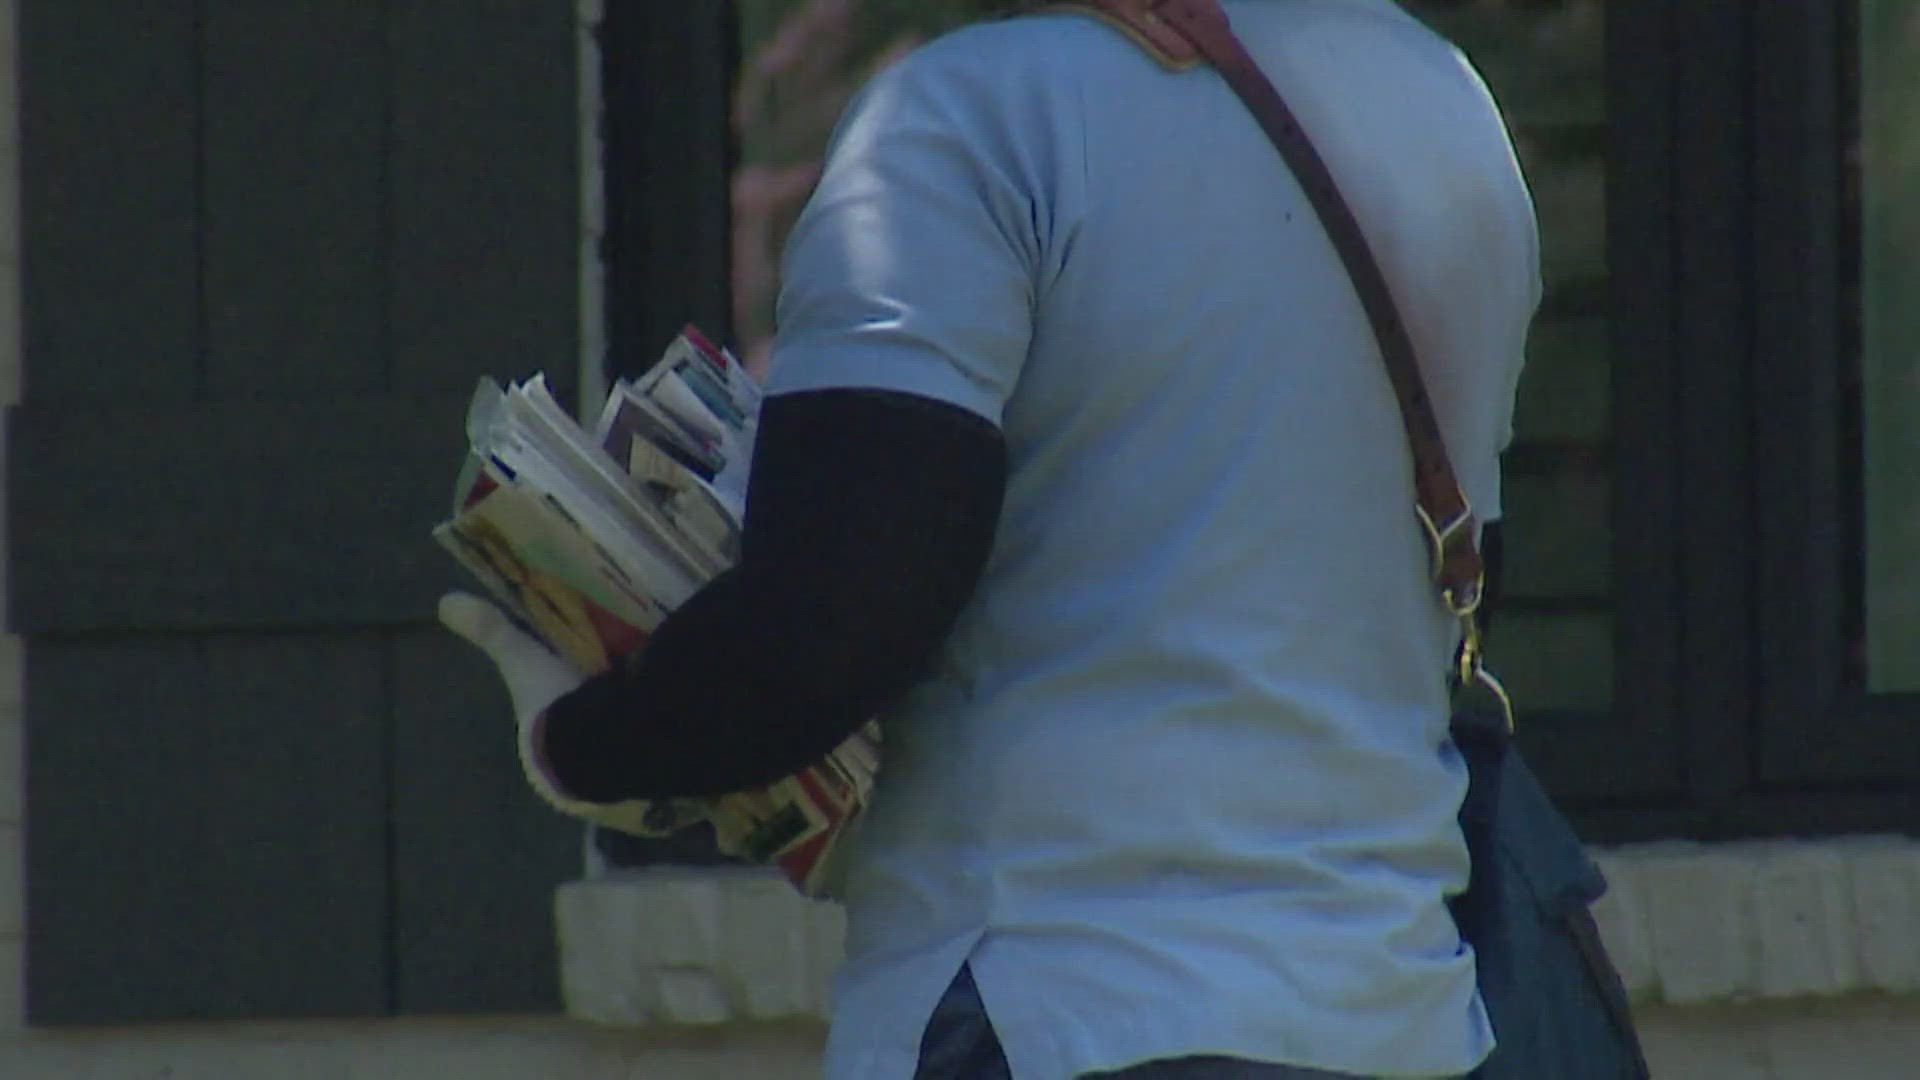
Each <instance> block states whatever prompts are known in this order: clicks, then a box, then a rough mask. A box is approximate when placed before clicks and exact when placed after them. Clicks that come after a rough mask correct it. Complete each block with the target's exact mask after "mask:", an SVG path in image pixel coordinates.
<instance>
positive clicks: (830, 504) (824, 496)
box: [544, 390, 1007, 802]
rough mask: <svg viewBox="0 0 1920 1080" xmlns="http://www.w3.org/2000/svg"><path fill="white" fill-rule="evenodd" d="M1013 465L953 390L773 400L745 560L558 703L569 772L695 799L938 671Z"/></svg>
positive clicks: (616, 792) (809, 758) (556, 775)
mask: <svg viewBox="0 0 1920 1080" xmlns="http://www.w3.org/2000/svg"><path fill="white" fill-rule="evenodd" d="M1006 474H1007V455H1006V447H1005V442H1004V439H1003V438H1002V436H1001V434H1000V432H999V430H998V429H997V428H995V427H994V426H993V425H992V424H990V423H988V422H987V421H985V420H983V419H981V418H980V417H978V416H976V415H974V414H973V413H970V412H968V411H966V410H964V409H960V408H958V407H955V406H952V405H947V404H944V403H942V402H938V401H933V400H930V399H926V398H920V397H915V396H912V395H908V394H901V393H893V392H886V391H873V390H820V391H812V392H807V393H797V394H789V395H782V396H779V397H775V398H770V399H769V400H768V401H767V402H766V404H765V406H764V408H763V410H762V414H761V418H760V431H759V436H758V440H757V442H756V450H755V454H754V461H753V472H752V482H751V487H750V489H749V493H748V504H747V515H746V521H745V523H744V529H743V533H742V537H741V553H740V561H739V563H738V564H737V565H736V566H735V567H734V568H733V569H731V570H729V571H727V572H726V573H724V574H721V575H720V576H719V577H717V578H715V579H714V580H713V581H712V582H710V583H709V584H708V585H707V586H706V587H705V588H703V589H701V590H700V591H699V592H698V593H696V594H695V595H694V596H693V598H692V599H690V600H688V601H687V603H685V604H684V605H682V606H681V607H680V609H679V610H677V611H675V612H674V613H673V615H672V616H671V617H669V618H668V619H667V620H666V622H664V623H663V624H661V626H660V628H659V630H658V631H657V632H656V633H655V634H654V636H653V638H652V640H651V641H650V642H649V643H648V644H647V646H646V647H645V648H644V649H642V650H640V652H639V653H637V654H636V655H635V656H634V657H632V658H631V660H630V661H629V662H627V663H625V664H623V665H622V666H620V667H619V668H616V669H614V670H612V671H609V672H607V673H605V674H602V675H600V676H597V677H595V678H593V679H591V680H589V681H587V682H586V683H585V684H583V685H582V686H581V687H580V688H579V689H577V690H575V691H574V692H572V693H571V694H568V695H567V696H565V697H563V698H561V699H560V700H559V701H557V702H555V703H554V704H553V705H552V706H551V707H550V708H549V709H548V710H547V720H546V735H545V743H544V747H545V751H546V757H547V764H548V767H549V769H550V770H551V772H552V774H553V779H554V780H555V782H557V783H558V784H559V785H560V786H561V787H562V788H563V789H564V790H566V791H567V793H568V794H570V795H572V796H574V797H575V798H579V799H582V800H586V801H589V802H617V801H621V800H624V799H636V798H649V799H658V798H699V797H706V796H713V795H720V794H724V793H727V792H732V791H742V790H748V789H751V788H754V787H758V786H761V785H763V784H767V783H771V782H772V781H774V780H777V779H779V778H781V777H783V776H788V775H791V774H792V773H795V772H797V771H799V770H800V769H802V768H804V767H806V766H807V765H810V764H812V763H813V762H815V761H817V760H819V759H820V758H821V757H822V756H824V755H825V754H826V753H827V751H829V750H831V749H833V748H834V747H835V746H837V745H839V744H840V743H841V742H842V741H843V740H845V739H846V738H847V737H848V736H849V735H851V734H853V732H855V731H856V730H858V729H859V727H860V725H861V724H862V723H864V722H865V721H867V720H868V719H870V718H871V717H872V716H873V715H874V713H875V712H876V711H877V710H879V709H880V708H882V707H884V706H885V705H887V704H888V703H889V702H891V701H892V700H893V699H895V698H896V697H898V695H900V694H901V693H903V692H904V691H905V690H907V689H908V688H909V687H911V686H912V685H913V683H914V682H915V681H917V680H918V679H919V678H921V677H922V676H923V675H924V674H925V671H926V668H927V665H928V664H929V662H930V661H931V660H932V659H933V657H934V655H935V653H936V652H937V650H938V649H939V647H940V645H941V643H942V642H943V641H944V639H945V638H946V635H947V634H948V633H949V631H951V629H952V627H953V624H954V621H955V619H956V618H957V617H958V616H959V613H960V610H961V608H962V607H963V606H964V605H965V604H966V602H967V600H968V599H969V598H970V597H971V596H972V594H973V591H974V588H975V587H976V585H977V584H978V582H979V577H980V573H981V571H982V569H983V568H984V567H985V565H986V560H987V556H988V553H989V551H990V549H991V547H992V543H993V535H994V529H995V526H996V525H997V523H998V520H999V515H1000V504H1001V499H1002V497H1003V495H1004V492H1005V487H1006Z"/></svg>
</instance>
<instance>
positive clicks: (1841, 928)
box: [555, 837, 1920, 1026]
mask: <svg viewBox="0 0 1920 1080" xmlns="http://www.w3.org/2000/svg"><path fill="white" fill-rule="evenodd" d="M1595 856H1596V858H1597V859H1598V860H1599V861H1600V863H1601V865H1602V867H1603V868H1604V869H1605V870H1606V873H1607V878H1608V880H1609V881H1610V882H1611V883H1612V889H1611V891H1610V892H1609V894H1608V896H1607V897H1606V898H1605V899H1604V900H1602V901H1601V902H1600V904H1599V905H1598V906H1597V907H1596V909H1595V916H1596V918H1597V920H1598V921H1599V923H1600V927H1601V932H1602V934H1603V935H1604V936H1605V938H1606V940H1607V944H1608V947H1609V948H1610V949H1611V950H1612V952H1613V954H1614V959H1615V961H1616V963H1617V964H1618V965H1619V967H1620V972H1621V976H1622V978H1623V979H1624V980H1625V981H1626V984H1627V987H1628V990H1629V991H1630V992H1631V993H1632V995H1633V997H1634V1000H1635V1002H1636V1004H1638V1005H1641V1006H1656V1005H1666V1006H1681V1007H1691V1006H1702V1005H1711V1004H1722V1003H1726V1004H1738V1003H1747V1002H1765V1001H1795V1000H1802V999H1822V998H1832V997H1837V996H1839V995H1843V994H1853V993H1868V994H1882V995H1892V996H1894V997H1899V996H1902V995H1915V996H1920V842H1915V841H1912V840H1908V839H1905V838H1900V837H1854V838H1846V839H1839V840H1827V841H1784V840H1783V841H1754V842H1744V843H1730V844H1713V845H1706V844H1696V843H1690V842H1680V841H1675V842H1669V843H1659V844H1647V845H1636V846H1632V847H1623V848H1613V849H1604V850H1599V851H1596V852H1595ZM555 914H556V922H557V924H558V932H559V942H560V957H561V986H562V992H563V995H564V997H565V1001H566V1006H567V1011H568V1013H569V1015H571V1016H573V1017H576V1018H578V1019H581V1020H586V1021H590V1022H593V1023H598V1024H610V1025H620V1026H626V1025H640V1024H652V1023H663V1022H664V1023H688V1024H713V1023H721V1022H726V1021H731V1020H743V1019H744V1020H756V1019H776V1018H784V1017H805V1018H816V1019H817V1018H823V1017H824V1016H825V1015H826V1012H827V981H828V979H829V977H830V976H831V974H832V971H833V968H834V966H835V964H836V963H837V962H838V958H839V955H840V950H841V947H842V942H843V941H844V935H845V922H844V918H843V916H842V914H841V911H840V909H839V907H838V906H837V905H832V904H825V903H820V902H816V901H810V900H806V899H804V898H802V897H800V896H799V895H797V894H795V893H794V892H793V890H792V889H790V888H789V887H788V886H787V884H786V882H785V881H784V879H782V878H780V877H779V876H777V875H776V874H773V873H771V872H765V871H758V870H747V869H741V870H731V869H730V870H724V871H716V870H681V869H665V868H663V869H650V870H625V871H617V872H614V873H611V874H607V875H604V876H595V877H588V878H586V879H583V880H580V881H575V882H572V883H569V884H567V885H564V886H562V887H561V889H560V890H559V893H558V895H557V897H556V902H555Z"/></svg>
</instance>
